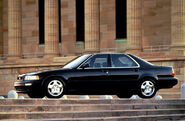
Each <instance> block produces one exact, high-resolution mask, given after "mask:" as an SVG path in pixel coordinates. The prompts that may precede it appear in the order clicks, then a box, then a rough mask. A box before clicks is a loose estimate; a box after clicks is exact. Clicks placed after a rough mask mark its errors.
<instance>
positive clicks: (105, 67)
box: [14, 53, 177, 98]
mask: <svg viewBox="0 0 185 121" xmlns="http://www.w3.org/2000/svg"><path fill="white" fill-rule="evenodd" d="M174 76H175V74H174V71H173V68H172V67H168V66H156V65H153V64H151V63H149V62H147V61H145V60H143V59H141V58H139V57H137V56H134V55H131V54H122V53H95V54H86V55H82V56H79V57H77V58H76V59H74V60H72V61H71V62H69V63H67V64H66V65H65V66H64V67H63V68H61V69H57V70H46V71H39V72H33V73H27V74H22V75H19V76H18V80H17V81H16V82H15V83H14V86H15V89H16V91H17V92H19V93H27V94H28V95H29V97H31V98H42V97H44V96H47V97H49V98H60V97H62V96H63V95H64V94H67V95H83V94H87V95H100V94H101V95H102V94H113V95H117V96H118V97H120V98H129V97H131V96H132V95H133V94H137V95H139V96H140V97H141V98H152V97H153V96H154V95H155V94H156V91H157V90H159V89H161V88H172V87H173V86H174V85H176V84H177V79H176V78H175V77H174Z"/></svg>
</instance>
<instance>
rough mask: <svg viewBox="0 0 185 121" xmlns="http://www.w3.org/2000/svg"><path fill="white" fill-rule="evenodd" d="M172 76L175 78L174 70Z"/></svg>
mask: <svg viewBox="0 0 185 121" xmlns="http://www.w3.org/2000/svg"><path fill="white" fill-rule="evenodd" d="M172 76H173V77H174V76H175V72H174V70H173V69H172Z"/></svg>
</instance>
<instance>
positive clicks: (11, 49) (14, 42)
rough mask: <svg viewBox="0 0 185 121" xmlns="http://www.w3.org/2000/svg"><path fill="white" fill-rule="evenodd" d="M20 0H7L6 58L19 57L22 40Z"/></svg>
mask: <svg viewBox="0 0 185 121" xmlns="http://www.w3.org/2000/svg"><path fill="white" fill-rule="evenodd" d="M21 9H22V7H21V0H8V56H9V58H19V57H21V40H22V17H21V13H22V10H21Z"/></svg>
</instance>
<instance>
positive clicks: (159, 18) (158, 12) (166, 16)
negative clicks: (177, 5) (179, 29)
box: [142, 0, 171, 49]
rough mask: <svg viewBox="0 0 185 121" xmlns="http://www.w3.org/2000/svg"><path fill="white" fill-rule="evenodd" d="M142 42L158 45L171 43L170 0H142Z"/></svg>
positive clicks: (145, 45)
mask: <svg viewBox="0 0 185 121" xmlns="http://www.w3.org/2000/svg"><path fill="white" fill-rule="evenodd" d="M142 8H143V10H142V41H143V42H142V44H143V48H144V49H145V48H147V47H148V46H153V47H154V48H155V47H158V46H161V45H168V46H169V45H170V44H171V0H143V4H142Z"/></svg>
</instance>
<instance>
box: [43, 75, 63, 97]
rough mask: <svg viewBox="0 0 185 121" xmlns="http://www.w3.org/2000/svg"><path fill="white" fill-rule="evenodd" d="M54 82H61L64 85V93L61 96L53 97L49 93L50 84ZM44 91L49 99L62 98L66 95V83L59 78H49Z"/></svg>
mask: <svg viewBox="0 0 185 121" xmlns="http://www.w3.org/2000/svg"><path fill="white" fill-rule="evenodd" d="M52 80H58V81H60V82H61V83H62V84H63V92H62V93H61V94H60V95H59V96H52V95H51V94H49V92H48V84H49V83H50V82H51V81H52ZM44 90H45V94H46V96H47V97H48V98H61V97H62V96H63V95H64V93H65V83H64V81H63V80H62V79H60V78H57V77H52V78H49V79H48V80H47V81H46V83H45V84H44Z"/></svg>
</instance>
